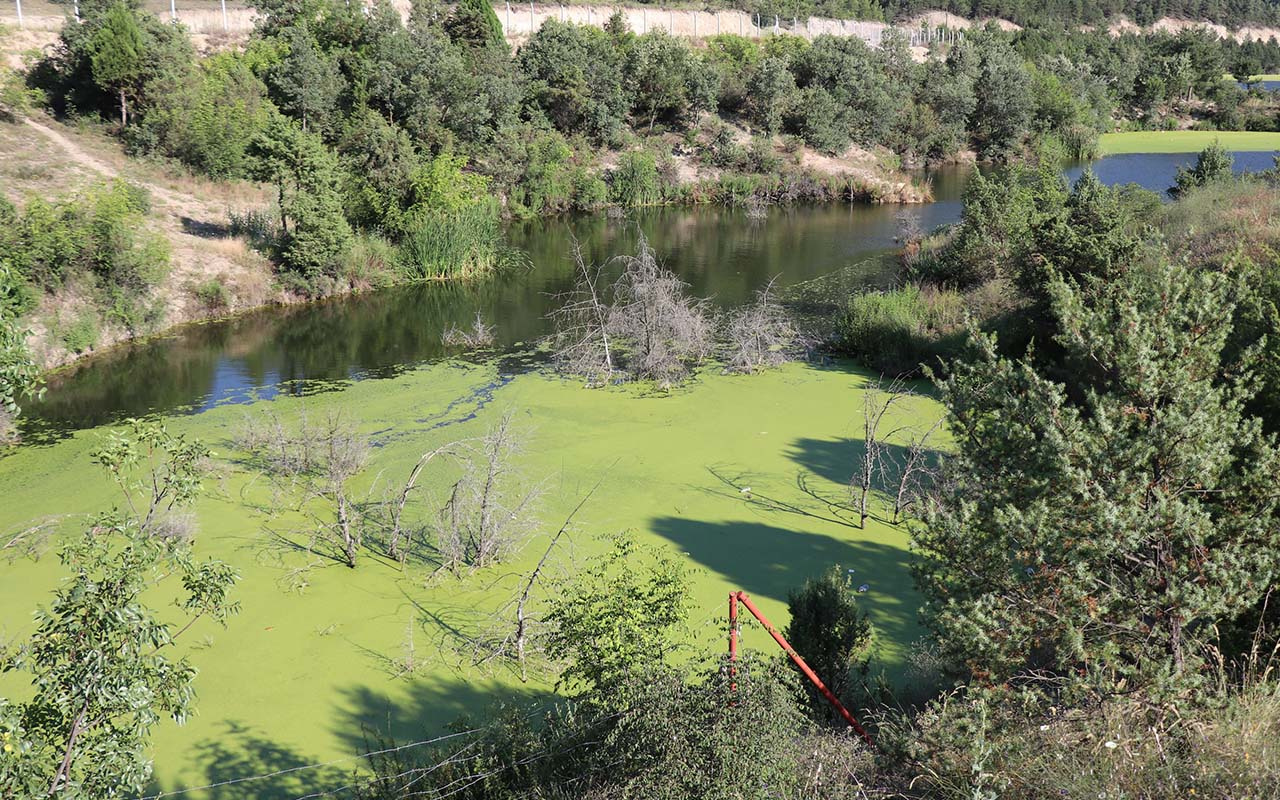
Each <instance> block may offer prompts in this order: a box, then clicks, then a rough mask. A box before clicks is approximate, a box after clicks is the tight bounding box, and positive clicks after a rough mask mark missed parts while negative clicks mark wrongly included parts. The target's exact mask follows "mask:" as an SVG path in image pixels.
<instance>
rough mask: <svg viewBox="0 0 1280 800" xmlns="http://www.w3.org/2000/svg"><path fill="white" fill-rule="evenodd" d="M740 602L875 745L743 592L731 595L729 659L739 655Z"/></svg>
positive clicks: (851, 725)
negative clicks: (738, 622)
mask: <svg viewBox="0 0 1280 800" xmlns="http://www.w3.org/2000/svg"><path fill="white" fill-rule="evenodd" d="M739 602H740V603H742V604H743V605H744V606H746V607H747V610H748V611H750V612H751V616H753V617H755V618H756V619H758V620H760V624H761V625H763V626H764V629H765V630H766V631H768V632H769V635H770V636H772V637H773V640H774V641H775V642H777V643H778V646H779V647H781V648H782V651H783V652H784V653H786V654H787V655H788V656H790V658H791V661H792V663H794V664H795V665H796V666H797V667H798V668H799V669H800V672H801V673H803V674H804V676H805V677H806V678H808V679H809V682H810V683H812V684H813V685H814V686H816V687H818V691H819V692H821V693H822V696H823V697H825V698H827V702H828V703H830V704H831V705H832V706H834V707H835V709H836V711H839V712H840V716H842V717H844V721H845V722H847V723H849V727H851V728H853V729H854V730H855V731H857V733H858V735H859V736H861V737H862V738H863V739H865V740H866V742H867V744H874V742H872V741H871V734H869V733H867V731H866V729H864V728H863V727H862V726H861V725H860V724H858V720H856V719H854V716H853V714H850V713H849V709H847V708H845V707H844V703H841V702H840V698H838V697H836V696H835V694H834V693H833V692H832V691H831V690H830V689H828V688H827V685H826V684H825V683H823V682H822V679H821V678H819V677H818V673H816V672H814V671H813V668H811V667H810V666H809V665H808V664H806V663H805V660H804V659H803V658H801V657H800V654H799V653H797V652H796V651H795V648H793V647H792V646H791V643H790V642H788V641H787V640H786V639H785V638H783V636H782V634H781V633H779V632H778V629H777V628H775V627H773V623H771V622H770V621H769V620H768V619H767V618H766V617H765V615H764V614H763V613H761V611H760V609H758V608H756V604H755V603H753V602H751V598H749V597H747V593H746V592H741V591H739V592H734V593H733V594H731V595H729V620H730V623H729V658H730V660H734V659H736V658H737V654H738V637H737V634H736V632H735V631H736V625H735V624H734V623H736V622H737V617H738V609H737V604H738V603H739Z"/></svg>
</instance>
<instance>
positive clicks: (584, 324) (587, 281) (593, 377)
mask: <svg viewBox="0 0 1280 800" xmlns="http://www.w3.org/2000/svg"><path fill="white" fill-rule="evenodd" d="M573 255H574V260H575V262H576V268H575V274H576V278H575V281H574V286H573V289H572V290H571V291H569V292H567V293H565V294H562V295H559V299H560V300H561V302H562V305H561V306H560V308H558V309H556V310H555V311H553V312H551V315H550V317H551V324H552V327H553V328H554V330H555V332H554V333H553V334H552V335H551V339H550V341H551V348H552V352H553V360H554V361H555V364H556V368H557V369H559V370H560V371H561V372H564V373H567V374H570V375H578V376H581V377H582V378H584V379H585V380H586V382H587V385H588V386H603V385H605V384H607V383H609V382H610V381H611V380H612V379H613V374H614V371H615V369H616V365H615V361H614V359H615V355H614V350H613V334H612V332H611V331H610V329H609V316H610V308H609V301H608V299H607V298H606V296H605V294H606V292H607V291H608V289H609V287H608V286H607V285H606V284H605V282H604V277H603V268H602V267H598V266H596V265H594V264H587V263H586V261H585V260H584V259H583V257H582V250H581V249H580V248H578V247H576V246H575V247H574V254H573Z"/></svg>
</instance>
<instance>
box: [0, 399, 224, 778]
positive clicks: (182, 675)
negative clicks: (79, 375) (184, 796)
mask: <svg viewBox="0 0 1280 800" xmlns="http://www.w3.org/2000/svg"><path fill="white" fill-rule="evenodd" d="M156 451H162V452H165V453H168V454H170V455H171V459H169V460H161V461H160V462H159V463H158V464H157V466H156V467H155V468H154V469H153V470H152V471H150V486H151V490H150V493H149V494H150V498H151V502H150V503H149V504H146V505H144V504H141V503H139V502H136V501H135V500H134V499H133V498H132V497H131V496H130V502H129V503H128V504H127V508H126V509H125V510H121V509H116V510H114V511H111V512H108V513H105V514H102V515H100V516H99V517H98V518H97V519H96V521H95V522H94V524H93V525H92V526H91V527H90V528H89V529H88V530H87V531H86V532H85V533H84V534H83V535H82V536H80V537H79V538H78V539H76V540H74V541H72V542H70V543H68V544H67V545H66V546H65V547H64V548H63V550H62V552H61V553H60V557H61V561H62V563H63V565H64V566H65V567H66V568H67V569H68V570H70V572H71V577H70V579H69V580H68V581H67V582H66V583H65V584H64V585H63V586H62V587H61V588H59V589H58V590H57V591H56V592H55V594H54V599H53V602H52V603H51V604H50V605H49V606H48V607H46V608H42V609H40V610H39V611H37V612H36V615H35V621H36V630H35V633H34V634H32V636H31V638H30V639H29V640H28V641H26V642H25V643H23V644H21V645H20V646H18V647H17V648H16V649H13V650H9V651H7V652H4V653H0V671H3V672H13V671H21V672H26V673H28V674H29V675H30V676H31V684H32V686H33V688H34V692H33V695H32V697H31V699H29V700H26V701H23V702H18V703H11V702H9V701H7V700H5V699H3V698H0V740H2V741H3V753H0V756H2V757H0V790H3V793H4V796H6V797H9V796H14V797H35V796H58V797H66V798H77V799H79V798H84V799H85V800H90V798H93V799H95V800H96V799H97V798H115V797H132V796H135V795H136V794H137V793H138V792H140V791H141V790H142V789H143V787H144V786H145V785H146V783H147V781H148V779H149V778H150V774H151V763H150V761H149V760H148V759H147V756H146V747H147V744H148V742H149V740H150V734H151V730H152V728H153V727H154V726H155V724H156V723H157V722H158V721H159V720H160V718H161V717H162V716H168V717H172V718H173V719H174V720H176V721H178V722H182V721H184V720H185V719H186V718H187V717H188V716H189V715H190V713H191V709H192V704H193V701H194V688H193V681H194V678H195V674H196V670H195V668H194V667H193V666H191V664H190V663H189V662H188V661H187V659H186V658H185V657H181V658H174V657H172V656H171V655H170V651H171V648H172V646H173V644H174V642H175V641H177V640H178V638H179V637H181V636H182V635H183V634H184V633H185V632H187V631H188V630H190V629H191V627H192V626H193V625H194V624H195V623H196V622H197V621H199V620H201V619H210V620H213V621H214V622H217V623H220V624H225V623H226V620H227V618H228V617H229V616H230V615H232V614H234V613H236V612H237V611H238V610H239V604H238V603H236V602H234V601H232V600H231V599H230V598H229V592H230V590H231V588H232V586H233V585H234V584H235V582H236V581H237V580H238V579H239V576H238V575H237V574H236V572H235V570H233V569H232V568H231V567H230V566H228V565H226V564H224V563H222V562H220V561H216V560H212V559H210V560H203V561H202V560H198V559H196V558H195V557H194V556H193V554H192V553H191V549H190V543H189V542H188V540H187V539H185V538H183V537H173V536H157V535H155V529H154V520H155V519H157V518H158V515H157V510H158V509H163V510H164V511H165V512H168V511H171V510H172V509H174V508H175V507H178V506H185V505H187V504H189V503H190V502H191V500H192V499H194V497H195V494H196V491H197V490H198V488H199V480H198V478H197V477H195V476H196V475H197V474H198V472H199V462H200V460H201V459H202V458H203V454H204V452H205V451H204V450H203V448H202V447H200V446H199V444H198V443H196V442H185V441H184V440H182V439H181V437H176V436H173V435H171V434H169V433H168V432H167V431H166V430H165V428H164V427H163V426H161V425H159V424H156V423H146V422H137V421H134V422H133V423H131V426H130V432H129V433H118V434H115V435H114V436H113V437H112V440H111V442H110V443H109V444H108V445H107V446H106V447H104V448H103V449H102V450H101V451H99V453H98V454H96V456H95V457H96V459H97V460H98V461H99V463H101V464H103V465H104V466H105V467H106V468H107V469H108V471H109V472H110V474H111V475H112V476H113V477H115V478H116V479H117V480H118V481H119V480H121V476H124V475H127V474H128V473H129V472H130V468H131V467H133V466H135V465H136V464H138V463H139V462H140V459H141V454H142V453H148V454H154V453H155V452H156ZM175 583H177V584H178V585H177V586H175V585H174V584H175ZM157 593H160V594H164V595H169V596H171V597H172V598H173V600H174V604H175V605H176V606H177V608H178V609H180V610H181V612H182V613H183V614H185V616H186V620H185V622H184V623H183V624H182V626H181V627H180V628H179V629H178V630H176V631H175V630H173V626H172V625H171V624H170V623H169V622H166V621H162V620H161V618H160V617H159V615H157V613H156V612H155V611H154V610H152V609H151V608H150V607H148V606H147V605H145V604H144V602H143V597H144V595H145V596H147V597H155V596H157Z"/></svg>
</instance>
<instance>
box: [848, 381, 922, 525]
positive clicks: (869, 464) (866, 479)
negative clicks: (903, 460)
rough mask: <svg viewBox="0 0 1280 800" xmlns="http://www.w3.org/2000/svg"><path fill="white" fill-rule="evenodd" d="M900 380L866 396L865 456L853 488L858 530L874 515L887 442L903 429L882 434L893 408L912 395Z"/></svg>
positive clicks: (870, 389) (872, 388) (877, 386)
mask: <svg viewBox="0 0 1280 800" xmlns="http://www.w3.org/2000/svg"><path fill="white" fill-rule="evenodd" d="M910 394H911V393H910V391H908V390H906V389H904V388H903V386H902V384H901V383H900V382H899V381H894V382H893V383H892V384H890V385H889V388H888V390H887V391H885V390H882V389H881V386H880V381H876V382H875V383H873V384H871V385H869V386H868V387H867V389H866V390H865V391H864V392H863V395H862V404H863V405H862V444H863V448H862V455H861V456H860V457H859V458H858V462H857V465H856V469H855V471H854V475H853V481H852V484H853V486H852V489H853V493H854V494H855V495H856V498H855V501H856V504H857V507H858V527H860V528H864V529H865V528H866V527H867V517H869V516H870V515H871V512H870V509H869V507H868V506H869V500H870V497H871V491H872V489H873V488H874V487H875V482H876V479H877V478H881V477H883V475H884V470H885V450H886V447H887V442H888V440H889V439H890V438H892V437H893V436H894V435H895V434H896V433H897V432H898V430H900V429H894V430H891V431H889V432H887V433H885V432H882V431H881V426H882V425H883V423H884V419H885V417H886V416H888V414H889V411H890V409H892V408H893V406H894V405H896V404H897V403H898V402H899V401H901V400H903V399H905V398H906V397H908V396H909V395H910Z"/></svg>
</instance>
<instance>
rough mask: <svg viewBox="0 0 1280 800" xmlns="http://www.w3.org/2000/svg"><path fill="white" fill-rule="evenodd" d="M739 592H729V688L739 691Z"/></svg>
mask: <svg viewBox="0 0 1280 800" xmlns="http://www.w3.org/2000/svg"><path fill="white" fill-rule="evenodd" d="M737 660H738V593H737V592H729V690H730V691H733V692H736V691H738V682H737V680H736V678H737V677H738V668H737V667H736V666H734V662H736V661H737Z"/></svg>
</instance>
